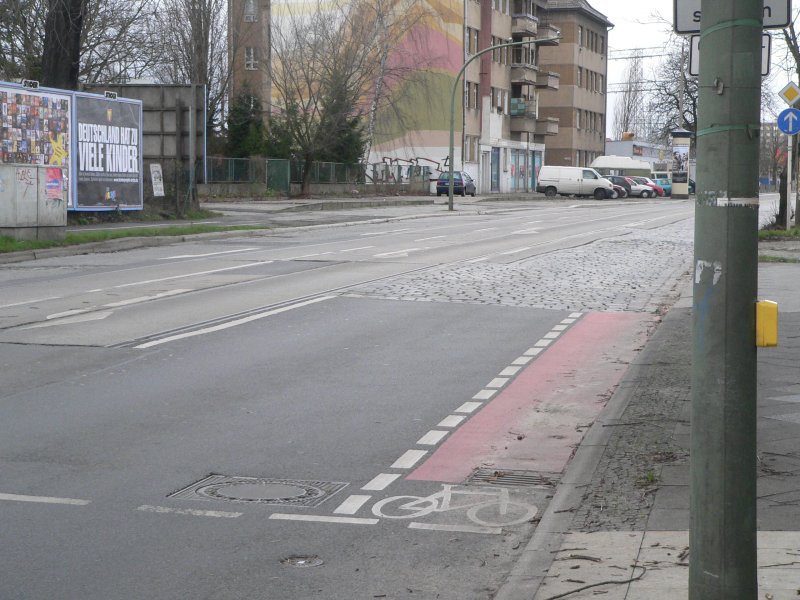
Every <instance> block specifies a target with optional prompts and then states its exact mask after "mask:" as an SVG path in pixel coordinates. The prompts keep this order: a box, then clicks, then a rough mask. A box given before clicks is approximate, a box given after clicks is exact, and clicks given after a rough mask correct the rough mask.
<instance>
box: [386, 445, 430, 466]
mask: <svg viewBox="0 0 800 600" xmlns="http://www.w3.org/2000/svg"><path fill="white" fill-rule="evenodd" d="M427 453H428V451H427V450H407V451H406V452H405V453H404V454H403V455H402V456H401V457H400V458H398V459H397V460H396V461H394V463H393V464H392V466H391V468H392V469H410V468H411V467H413V466H414V465H415V464H417V463H418V462H419V461H420V459H421V458H422V457H423V456H425V455H426V454H427Z"/></svg>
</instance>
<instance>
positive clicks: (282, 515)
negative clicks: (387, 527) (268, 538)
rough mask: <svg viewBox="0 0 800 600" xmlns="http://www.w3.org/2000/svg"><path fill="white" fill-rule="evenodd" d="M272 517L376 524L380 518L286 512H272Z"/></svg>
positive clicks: (349, 523)
mask: <svg viewBox="0 0 800 600" xmlns="http://www.w3.org/2000/svg"><path fill="white" fill-rule="evenodd" d="M269 518H270V519H280V520H283V521H311V522H313V523H343V524H346V525H375V524H377V523H378V522H379V519H362V518H359V517H323V516H317V515H292V514H285V513H272V514H271V515H270V516H269Z"/></svg>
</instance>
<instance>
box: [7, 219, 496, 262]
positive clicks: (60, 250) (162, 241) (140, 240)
mask: <svg viewBox="0 0 800 600" xmlns="http://www.w3.org/2000/svg"><path fill="white" fill-rule="evenodd" d="M480 212H483V213H484V214H485V213H487V212H490V211H486V210H484V211H480ZM480 212H478V211H469V212H465V211H463V210H462V211H458V210H456V211H453V212H444V213H441V212H436V213H421V214H416V215H402V216H395V217H380V218H376V219H365V220H363V221H344V222H340V223H320V224H319V225H300V226H297V227H293V226H291V225H281V224H275V225H273V226H269V227H264V228H263V229H239V230H235V231H214V232H209V233H195V234H191V235H174V236H150V237H129V238H119V239H115V240H106V241H103V242H89V243H86V244H76V245H74V246H59V247H57V248H42V249H41V250H23V251H20V252H8V253H5V254H0V265H3V264H12V263H18V262H24V261H28V260H41V259H44V258H61V257H64V256H78V255H81V254H91V253H103V252H121V251H124V250H135V249H137V248H150V247H155V246H168V245H170V244H181V243H184V242H191V241H195V240H215V239H228V238H234V237H261V236H269V235H273V234H276V233H279V232H285V231H286V230H291V231H311V230H315V229H330V228H334V227H352V226H354V225H364V224H380V223H392V222H395V221H406V220H411V219H424V218H429V217H445V216H467V215H474V214H480ZM142 229H147V225H143V226H142Z"/></svg>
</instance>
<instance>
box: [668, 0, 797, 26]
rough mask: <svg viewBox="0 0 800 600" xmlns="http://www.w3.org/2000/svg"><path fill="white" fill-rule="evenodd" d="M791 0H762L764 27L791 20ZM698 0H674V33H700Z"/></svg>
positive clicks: (780, 24)
mask: <svg viewBox="0 0 800 600" xmlns="http://www.w3.org/2000/svg"><path fill="white" fill-rule="evenodd" d="M791 14H792V0H764V29H782V28H783V27H787V26H788V25H789V23H790V22H791ZM700 15H701V11H700V0H675V16H674V19H673V25H674V27H675V33H700Z"/></svg>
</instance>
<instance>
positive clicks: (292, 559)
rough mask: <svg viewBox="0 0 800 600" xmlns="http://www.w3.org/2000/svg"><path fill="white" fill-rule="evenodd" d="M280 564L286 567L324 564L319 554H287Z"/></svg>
mask: <svg viewBox="0 0 800 600" xmlns="http://www.w3.org/2000/svg"><path fill="white" fill-rule="evenodd" d="M281 564H284V565H286V566H288V567H318V566H320V565H322V564H324V561H323V560H322V559H321V558H320V557H319V556H287V557H286V558H284V559H283V560H281Z"/></svg>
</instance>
